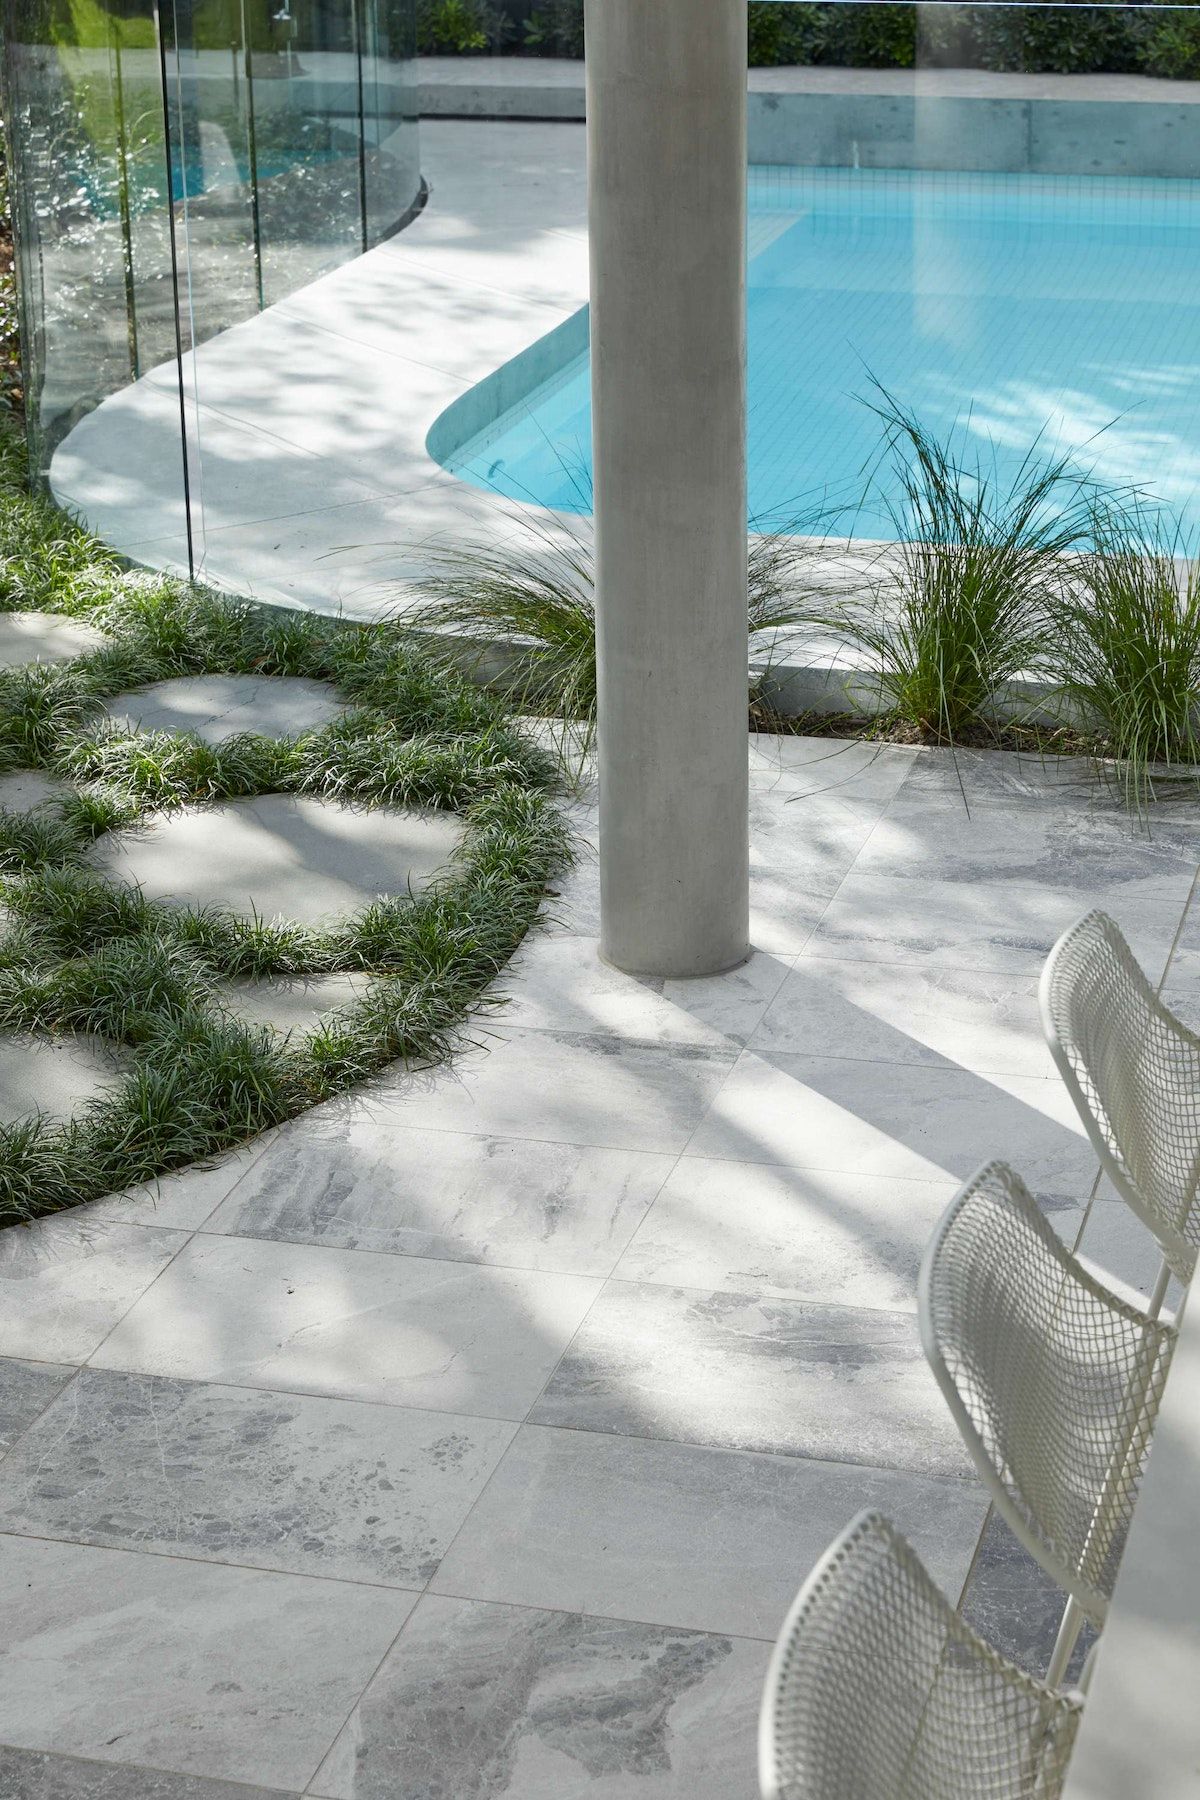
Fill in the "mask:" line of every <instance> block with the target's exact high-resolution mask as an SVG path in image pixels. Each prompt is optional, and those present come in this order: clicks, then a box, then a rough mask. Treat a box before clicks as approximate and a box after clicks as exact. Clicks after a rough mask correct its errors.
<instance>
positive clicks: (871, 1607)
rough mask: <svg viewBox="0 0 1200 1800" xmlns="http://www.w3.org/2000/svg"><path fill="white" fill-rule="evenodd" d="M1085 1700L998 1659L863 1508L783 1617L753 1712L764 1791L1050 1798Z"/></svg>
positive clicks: (897, 1539)
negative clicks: (758, 1711) (759, 1706)
mask: <svg viewBox="0 0 1200 1800" xmlns="http://www.w3.org/2000/svg"><path fill="white" fill-rule="evenodd" d="M1078 1718H1079V1704H1078V1701H1077V1699H1075V1698H1074V1697H1072V1696H1066V1695H1060V1694H1056V1693H1054V1692H1052V1691H1051V1690H1050V1689H1049V1688H1047V1687H1044V1686H1043V1685H1042V1683H1040V1682H1037V1681H1034V1680H1033V1679H1032V1677H1031V1676H1028V1675H1026V1674H1025V1673H1024V1672H1023V1671H1022V1670H1020V1669H1017V1668H1016V1667H1014V1665H1013V1664H1011V1663H1009V1662H1007V1661H1005V1659H1004V1658H1003V1657H1001V1656H998V1655H997V1654H996V1652H995V1651H994V1650H992V1649H991V1648H990V1647H989V1646H988V1645H987V1644H985V1643H984V1642H983V1640H982V1639H981V1638H979V1637H977V1636H976V1635H975V1633H974V1632H973V1631H972V1630H971V1629H970V1627H969V1626H968V1625H966V1624H964V1623H963V1621H962V1619H960V1618H959V1616H958V1614H957V1613H956V1612H955V1610H954V1608H953V1607H952V1606H951V1605H950V1603H949V1602H948V1601H947V1600H946V1598H945V1597H944V1595H943V1594H942V1593H941V1592H940V1590H939V1589H938V1588H937V1587H936V1586H935V1585H934V1583H933V1582H932V1581H931V1580H930V1578H929V1576H928V1575H927V1573H926V1572H925V1569H924V1568H923V1566H922V1564H921V1562H920V1561H919V1559H918V1558H917V1556H916V1554H915V1553H914V1551H913V1550H912V1549H911V1548H910V1547H909V1545H908V1544H907V1543H905V1541H904V1539H903V1538H902V1537H901V1536H900V1534H899V1532H898V1531H897V1530H896V1529H895V1527H894V1526H893V1525H892V1524H891V1523H890V1522H889V1521H888V1520H887V1519H885V1518H882V1517H881V1516H880V1515H879V1514H878V1513H861V1514H860V1515H859V1517H858V1518H857V1519H855V1520H853V1522H852V1523H851V1524H850V1525H849V1526H848V1527H847V1528H846V1530H845V1531H844V1532H843V1534H842V1536H841V1537H840V1538H838V1539H837V1541H836V1542H835V1543H834V1544H832V1545H831V1546H830V1548H829V1550H828V1551H827V1552H826V1554H825V1556H824V1557H823V1558H822V1559H821V1561H820V1562H819V1563H818V1564H817V1567H816V1568H815V1569H814V1570H813V1572H812V1574H811V1575H810V1576H809V1579H808V1580H807V1582H806V1583H805V1584H804V1586H803V1588H802V1589H801V1590H800V1593H799V1595H798V1596H797V1599H796V1601H795V1604H794V1605H793V1607H792V1610H791V1612H790V1613H789V1614H788V1617H787V1620H786V1621H785V1623H784V1627H783V1631H782V1632H781V1634H780V1637H779V1640H778V1642H777V1644H776V1646H775V1652H774V1655H773V1656H772V1659H771V1665H770V1668H769V1670H768V1674H767V1685H766V1689H765V1691H764V1694H763V1704H762V1712H761V1715H760V1720H759V1783H760V1787H761V1791H762V1795H763V1800H1034V1797H1035V1796H1036V1800H1055V1796H1057V1795H1058V1794H1059V1793H1060V1792H1061V1790H1062V1784H1063V1779H1064V1777H1065V1773H1066V1765H1067V1759H1068V1757H1069V1755H1070V1751H1071V1745H1072V1743H1073V1741H1074V1737H1075V1731H1076V1727H1077V1725H1078Z"/></svg>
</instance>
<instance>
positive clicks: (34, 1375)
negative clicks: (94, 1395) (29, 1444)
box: [0, 1357, 75, 1457]
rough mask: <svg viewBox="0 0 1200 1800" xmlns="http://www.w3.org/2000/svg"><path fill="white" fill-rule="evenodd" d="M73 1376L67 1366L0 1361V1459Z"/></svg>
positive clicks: (61, 1364) (72, 1371) (5, 1359)
mask: <svg viewBox="0 0 1200 1800" xmlns="http://www.w3.org/2000/svg"><path fill="white" fill-rule="evenodd" d="M74 1373H75V1371H74V1369H73V1368H72V1367H71V1365H70V1364H69V1363H42V1362H21V1361H18V1360H16V1359H14V1358H8V1357H5V1358H0V1457H2V1456H3V1455H4V1453H5V1451H6V1450H9V1449H11V1448H12V1446H13V1444H14V1443H15V1442H16V1440H17V1439H18V1438H19V1437H20V1435H21V1433H22V1432H23V1431H24V1430H25V1428H26V1426H28V1425H31V1424H32V1423H33V1421H34V1420H35V1419H36V1418H37V1416H38V1414H39V1413H40V1412H41V1411H42V1410H43V1408H44V1407H47V1406H49V1404H50V1402H51V1401H52V1400H53V1398H54V1396H55V1395H56V1394H57V1393H58V1391H59V1389H60V1388H61V1387H62V1386H63V1385H64V1383H66V1382H68V1381H69V1380H70V1379H71V1377H72V1375H73V1374H74Z"/></svg>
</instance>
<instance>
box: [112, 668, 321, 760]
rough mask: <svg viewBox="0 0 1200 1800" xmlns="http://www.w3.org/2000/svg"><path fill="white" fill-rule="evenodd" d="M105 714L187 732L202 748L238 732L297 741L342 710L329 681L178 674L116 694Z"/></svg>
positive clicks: (140, 726)
mask: <svg viewBox="0 0 1200 1800" xmlns="http://www.w3.org/2000/svg"><path fill="white" fill-rule="evenodd" d="M104 711H105V712H106V713H107V715H108V717H109V718H110V719H115V720H118V721H119V722H120V723H122V724H125V725H132V726H136V727H137V728H138V729H139V730H141V731H188V732H191V733H192V735H193V736H194V737H199V738H203V739H204V741H205V743H206V744H222V743H224V742H225V740H226V739H227V738H232V737H237V736H238V734H239V733H240V732H243V731H252V732H255V733H257V735H258V736H259V737H268V738H280V737H299V736H300V734H301V733H302V732H305V731H317V730H319V729H320V727H321V726H322V725H328V724H329V723H330V722H331V720H333V719H336V718H338V717H339V715H340V714H342V713H344V712H345V711H347V707H346V703H345V701H344V700H343V699H342V698H341V696H340V695H339V694H338V691H337V689H336V688H335V687H332V686H331V685H330V684H329V682H327V681H308V680H306V679H304V678H303V677H301V676H299V675H182V676H179V677H178V678H177V679H176V680H174V681H156V682H153V683H152V684H151V686H149V687H145V688H138V689H137V690H136V691H134V692H132V693H128V694H118V695H117V697H116V699H114V700H110V701H108V703H107V705H106V706H105V708H104Z"/></svg>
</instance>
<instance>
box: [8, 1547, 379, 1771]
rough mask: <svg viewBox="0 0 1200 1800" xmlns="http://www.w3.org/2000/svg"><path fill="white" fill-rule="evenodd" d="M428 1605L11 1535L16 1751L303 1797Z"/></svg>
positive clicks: (362, 1589) (12, 1736) (335, 1585)
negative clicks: (141, 1767) (59, 1753)
mask: <svg viewBox="0 0 1200 1800" xmlns="http://www.w3.org/2000/svg"><path fill="white" fill-rule="evenodd" d="M413 1599H414V1596H413V1595H412V1594H409V1593H405V1592H402V1591H401V1590H399V1589H397V1588H378V1587H367V1586H364V1585H363V1584H362V1583H349V1582H332V1581H315V1580H311V1579H308V1578H305V1577H303V1576H298V1575H277V1574H273V1573H267V1572H265V1571H263V1570H260V1569H242V1568H231V1567H224V1566H221V1565H218V1564H212V1563H199V1562H191V1561H185V1560H182V1559H179V1558H176V1557H168V1556H135V1555H130V1554H129V1553H128V1552H127V1551H123V1550H98V1549H94V1548H91V1547H90V1546H83V1545H79V1544H64V1543H45V1542H39V1541H38V1540H37V1539H35V1538H26V1537H9V1538H6V1539H5V1540H4V1548H3V1555H2V1556H0V1604H2V1605H3V1610H4V1620H5V1641H6V1651H7V1653H6V1656H5V1670H4V1673H5V1679H4V1682H3V1684H2V1685H0V1741H3V1742H6V1743H9V1744H15V1745H17V1746H19V1747H21V1748H24V1749H30V1750H50V1749H56V1750H65V1751H67V1752H70V1753H73V1754H76V1755H79V1756H85V1757H94V1758H96V1759H97V1760H99V1761H112V1762H118V1761H119V1762H126V1763H130V1762H132V1763H139V1762H141V1763H149V1764H151V1765H152V1766H153V1765H157V1766H158V1767H159V1768H164V1767H165V1768H168V1769H177V1770H179V1771H180V1772H182V1773H185V1774H189V1773H191V1774H199V1775H215V1776H222V1777H224V1778H226V1779H228V1780H232V1781H245V1782H253V1783H259V1784H261V1785H263V1786H268V1787H282V1788H291V1789H292V1790H293V1791H295V1790H298V1789H299V1788H302V1787H303V1786H304V1784H305V1782H306V1781H307V1780H308V1777H309V1775H310V1774H311V1773H312V1772H313V1770H314V1768H315V1767H316V1764H317V1762H318V1761H319V1759H320V1757H321V1756H322V1754H323V1753H324V1751H325V1750H326V1749H327V1747H328V1744H329V1741H330V1740H331V1738H332V1737H333V1735H334V1734H335V1733H336V1731H337V1730H338V1729H339V1727H340V1726H341V1723H342V1721H343V1719H344V1718H345V1716H346V1713H347V1711H348V1710H349V1708H350V1706H351V1705H352V1704H353V1702H354V1699H355V1698H356V1696H357V1694H358V1693H359V1692H360V1691H361V1689H362V1688H363V1686H364V1685H365V1683H366V1681H367V1679H368V1678H369V1676H370V1675H371V1674H373V1672H374V1670H375V1668H376V1666H377V1665H378V1663H379V1661H380V1659H381V1657H382V1656H383V1654H384V1652H385V1651H386V1649H387V1648H388V1646H389V1644H390V1643H391V1642H392V1640H393V1638H394V1637H395V1635H396V1633H397V1631H398V1630H399V1629H400V1626H401V1625H402V1624H403V1622H404V1620H405V1618H406V1617H407V1616H408V1613H409V1611H410V1610H411V1607H412V1604H413ZM283 1646H286V1654H285V1655H281V1654H280V1652H281V1648H282V1647H283ZM48 1661H49V1662H50V1663H52V1665H53V1667H54V1671H55V1678H54V1680H53V1681H48V1680H47V1679H46V1672H47V1662H48Z"/></svg>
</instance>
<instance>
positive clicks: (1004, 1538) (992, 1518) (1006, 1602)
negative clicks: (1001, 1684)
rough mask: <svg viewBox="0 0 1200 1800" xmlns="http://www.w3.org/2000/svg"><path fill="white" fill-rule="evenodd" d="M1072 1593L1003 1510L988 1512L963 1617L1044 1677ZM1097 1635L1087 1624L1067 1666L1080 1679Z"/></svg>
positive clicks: (1071, 1677) (1023, 1665)
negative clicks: (1018, 1535) (1022, 1541)
mask: <svg viewBox="0 0 1200 1800" xmlns="http://www.w3.org/2000/svg"><path fill="white" fill-rule="evenodd" d="M1066 1604H1067V1596H1066V1595H1065V1594H1064V1593H1063V1591H1062V1589H1061V1588H1060V1587H1058V1586H1057V1585H1056V1583H1055V1582H1053V1581H1052V1580H1051V1578H1050V1576H1049V1575H1047V1573H1046V1571H1045V1570H1044V1569H1043V1568H1042V1566H1041V1564H1040V1563H1039V1562H1037V1561H1036V1560H1035V1559H1034V1558H1033V1557H1032V1556H1030V1554H1029V1552H1028V1550H1026V1549H1025V1548H1024V1546H1023V1545H1022V1544H1019V1543H1018V1542H1017V1539H1016V1538H1015V1537H1014V1536H1013V1534H1012V1532H1011V1531H1010V1530H1009V1528H1008V1526H1007V1525H1006V1524H1005V1523H1004V1520H1003V1519H1002V1518H1001V1517H1000V1515H999V1514H998V1513H997V1512H994V1511H993V1512H992V1513H990V1514H989V1516H988V1522H987V1524H986V1526H985V1527H984V1532H983V1537H982V1538H981V1540H980V1544H979V1549H978V1551H977V1553H976V1557H975V1562H974V1564H973V1566H972V1568H971V1573H970V1576H969V1577H968V1579H967V1585H966V1588H965V1589H964V1592H963V1597H962V1607H961V1610H962V1615H963V1618H964V1619H965V1620H966V1621H967V1623H968V1625H971V1626H973V1628H974V1629H975V1630H976V1631H977V1632H978V1633H979V1635H980V1637H981V1638H984V1639H985V1640H986V1641H987V1642H988V1643H989V1644H991V1645H992V1647H993V1648H994V1649H996V1650H998V1651H999V1652H1000V1654H1001V1655H1002V1656H1007V1657H1009V1658H1010V1659H1011V1660H1012V1661H1013V1662H1015V1663H1019V1664H1020V1666H1021V1668H1023V1669H1027V1670H1028V1671H1029V1673H1030V1674H1031V1675H1036V1676H1038V1677H1043V1676H1044V1675H1045V1673H1046V1670H1047V1668H1048V1667H1049V1663H1050V1657H1051V1654H1052V1653H1053V1650H1054V1644H1055V1640H1056V1638H1057V1637H1058V1628H1059V1625H1060V1624H1061V1622H1062V1616H1063V1612H1064V1610H1065V1608H1066ZM1094 1641H1095V1633H1094V1632H1093V1630H1092V1628H1091V1627H1090V1626H1085V1628H1084V1630H1083V1631H1082V1632H1081V1634H1080V1638H1079V1642H1078V1644H1077V1645H1076V1646H1075V1652H1074V1655H1073V1656H1072V1658H1071V1662H1070V1664H1069V1666H1068V1670H1067V1680H1068V1681H1069V1682H1071V1681H1077V1680H1078V1679H1079V1676H1080V1673H1081V1672H1082V1669H1083V1664H1084V1659H1085V1658H1086V1656H1087V1652H1088V1649H1089V1647H1090V1646H1091V1644H1092V1643H1093V1642H1094Z"/></svg>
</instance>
